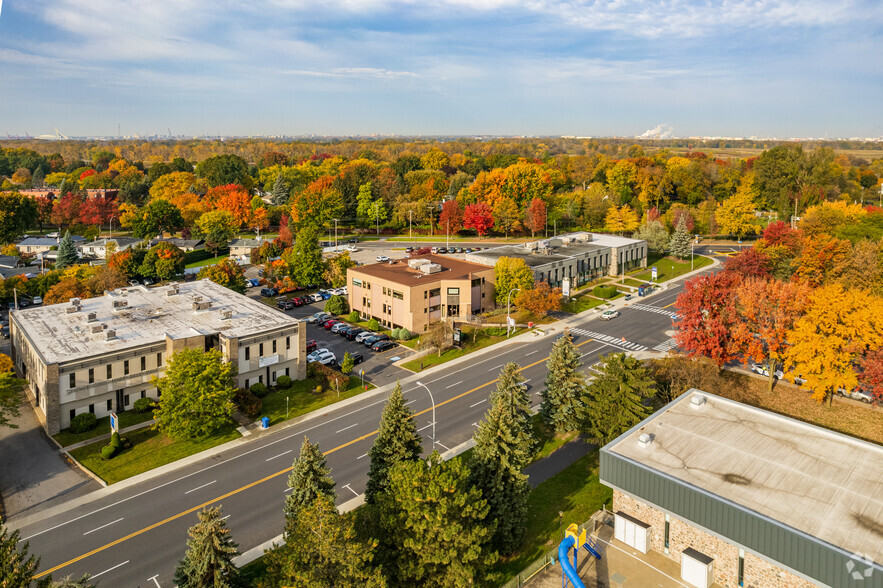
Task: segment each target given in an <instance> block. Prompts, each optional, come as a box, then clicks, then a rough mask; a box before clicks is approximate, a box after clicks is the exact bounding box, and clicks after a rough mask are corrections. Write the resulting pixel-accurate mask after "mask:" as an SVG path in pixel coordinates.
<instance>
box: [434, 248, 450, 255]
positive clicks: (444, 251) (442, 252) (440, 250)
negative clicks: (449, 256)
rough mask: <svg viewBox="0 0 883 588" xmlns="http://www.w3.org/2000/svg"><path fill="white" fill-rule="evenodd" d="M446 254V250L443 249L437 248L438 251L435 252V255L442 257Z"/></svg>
mask: <svg viewBox="0 0 883 588" xmlns="http://www.w3.org/2000/svg"><path fill="white" fill-rule="evenodd" d="M447 252H448V250H447V249H445V248H444V247H439V248H438V251H436V253H437V254H438V255H444V254H445V253H447Z"/></svg>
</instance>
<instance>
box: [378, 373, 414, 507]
mask: <svg viewBox="0 0 883 588" xmlns="http://www.w3.org/2000/svg"><path fill="white" fill-rule="evenodd" d="M422 452H423V443H422V439H421V437H420V434H419V433H417V425H416V424H414V417H413V416H412V414H411V409H410V408H408V407H407V406H406V405H405V397H404V396H403V395H402V386H401V385H400V384H399V383H398V382H396V386H395V388H393V391H392V392H390V394H389V398H387V400H386V406H384V407H383V414H382V415H381V417H380V431H379V432H378V433H377V438H376V439H374V445H372V446H371V449H370V450H369V451H368V458H369V459H370V460H371V468H370V469H369V470H368V485H367V487H366V488H365V502H367V503H368V504H374V503H375V502H376V501H377V498H378V496H379V495H380V494H381V493H383V492H385V491H386V489H387V486H388V485H389V470H390V469H391V468H392V466H394V465H395V464H397V463H400V462H403V461H414V460H416V459H420V454H421V453H422Z"/></svg>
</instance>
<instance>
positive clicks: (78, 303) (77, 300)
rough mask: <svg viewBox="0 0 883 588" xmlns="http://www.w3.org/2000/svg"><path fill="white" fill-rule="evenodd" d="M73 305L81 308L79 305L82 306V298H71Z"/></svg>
mask: <svg viewBox="0 0 883 588" xmlns="http://www.w3.org/2000/svg"><path fill="white" fill-rule="evenodd" d="M71 306H76V307H78V308H79V306H80V299H79V298H71Z"/></svg>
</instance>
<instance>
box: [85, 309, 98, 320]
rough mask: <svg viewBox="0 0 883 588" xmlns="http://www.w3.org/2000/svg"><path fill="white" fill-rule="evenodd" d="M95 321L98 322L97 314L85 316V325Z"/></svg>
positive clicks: (92, 313) (91, 313)
mask: <svg viewBox="0 0 883 588" xmlns="http://www.w3.org/2000/svg"><path fill="white" fill-rule="evenodd" d="M97 320H98V313H97V312H90V313H89V314H87V315H86V322H87V323H94V322H95V321H97Z"/></svg>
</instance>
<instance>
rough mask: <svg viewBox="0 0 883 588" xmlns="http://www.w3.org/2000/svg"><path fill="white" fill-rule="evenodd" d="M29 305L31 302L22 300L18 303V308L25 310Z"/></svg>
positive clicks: (25, 299)
mask: <svg viewBox="0 0 883 588" xmlns="http://www.w3.org/2000/svg"><path fill="white" fill-rule="evenodd" d="M30 305H31V301H30V300H28V299H27V298H22V299H21V300H19V301H18V307H19V308H27V307H29V306H30Z"/></svg>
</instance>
